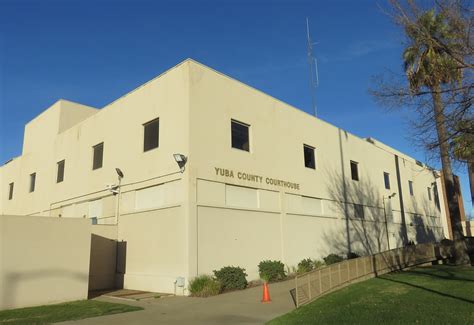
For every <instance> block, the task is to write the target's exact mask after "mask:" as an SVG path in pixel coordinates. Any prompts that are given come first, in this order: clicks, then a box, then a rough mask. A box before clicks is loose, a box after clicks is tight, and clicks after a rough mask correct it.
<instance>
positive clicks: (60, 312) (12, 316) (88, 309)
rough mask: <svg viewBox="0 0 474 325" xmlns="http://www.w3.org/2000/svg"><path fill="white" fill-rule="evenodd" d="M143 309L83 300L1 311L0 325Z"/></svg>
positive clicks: (68, 318)
mask: <svg viewBox="0 0 474 325" xmlns="http://www.w3.org/2000/svg"><path fill="white" fill-rule="evenodd" d="M142 309H143V308H140V307H135V306H128V305H123V304H113V303H109V302H102V301H96V300H81V301H73V302H68V303H63V304H57V305H47V306H39V307H29V308H19V309H11V310H4V311H0V324H15V325H17V324H28V325H30V324H50V323H56V322H62V321H67V320H77V319H83V318H89V317H96V316H103V315H111V314H119V313H125V312H129V311H136V310H142Z"/></svg>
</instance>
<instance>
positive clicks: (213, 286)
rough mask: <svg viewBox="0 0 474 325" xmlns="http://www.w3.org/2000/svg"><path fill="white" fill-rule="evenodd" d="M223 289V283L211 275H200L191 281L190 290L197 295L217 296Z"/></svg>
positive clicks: (193, 294)
mask: <svg viewBox="0 0 474 325" xmlns="http://www.w3.org/2000/svg"><path fill="white" fill-rule="evenodd" d="M221 289H222V285H221V283H220V282H219V281H218V280H216V279H214V278H213V277H211V276H210V275H199V276H197V277H195V278H193V279H191V280H190V281H189V292H191V295H192V296H195V297H209V296H215V295H218V294H219V293H220V292H221Z"/></svg>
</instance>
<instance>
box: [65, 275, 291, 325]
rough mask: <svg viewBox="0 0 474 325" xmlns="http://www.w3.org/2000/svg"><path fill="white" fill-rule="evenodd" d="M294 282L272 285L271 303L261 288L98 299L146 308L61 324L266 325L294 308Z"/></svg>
mask: <svg viewBox="0 0 474 325" xmlns="http://www.w3.org/2000/svg"><path fill="white" fill-rule="evenodd" d="M294 283H295V282H294V280H288V281H284V282H280V283H272V284H271V285H270V296H271V298H272V302H271V303H268V304H263V303H261V302H260V300H261V299H262V287H261V286H259V287H254V288H251V289H247V290H240V291H235V292H230V293H226V294H222V295H218V296H214V297H209V298H191V297H163V298H159V299H153V300H145V301H137V302H135V301H133V302H131V301H130V302H129V301H125V300H118V299H114V298H106V297H99V298H96V299H97V300H101V301H109V302H115V303H125V304H129V305H134V306H140V307H143V308H145V309H144V310H141V311H137V312H129V313H123V314H116V315H108V316H102V317H95V318H87V319H83V320H80V321H73V322H64V323H61V324H76V325H77V324H97V325H102V324H104V325H105V324H114V325H121V324H124V325H125V324H127V325H133V324H140V325H142V324H263V323H265V322H267V321H269V320H271V319H273V318H275V317H278V316H280V315H283V314H286V313H287V312H289V311H292V310H294V309H295V307H294V304H293V300H292V299H291V296H290V293H289V290H290V289H293V288H294Z"/></svg>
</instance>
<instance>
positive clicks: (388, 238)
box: [382, 192, 397, 250]
mask: <svg viewBox="0 0 474 325" xmlns="http://www.w3.org/2000/svg"><path fill="white" fill-rule="evenodd" d="M396 195H397V193H395V192H393V193H392V194H390V195H389V196H388V197H387V198H388V199H389V200H390V199H391V198H393V197H395V196H396ZM382 204H383V216H384V217H385V232H386V234H387V248H388V250H390V237H389V235H388V220H387V210H386V209H385V195H384V196H382Z"/></svg>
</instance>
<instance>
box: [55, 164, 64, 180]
mask: <svg viewBox="0 0 474 325" xmlns="http://www.w3.org/2000/svg"><path fill="white" fill-rule="evenodd" d="M65 164H66V161H65V160H61V161H60V162H58V173H57V175H56V183H61V182H62V181H63V180H64V167H65Z"/></svg>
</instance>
